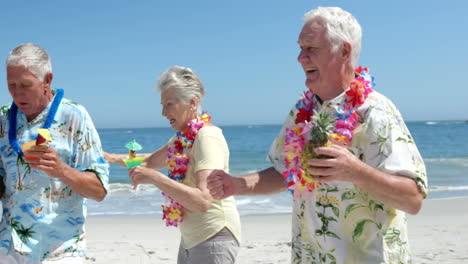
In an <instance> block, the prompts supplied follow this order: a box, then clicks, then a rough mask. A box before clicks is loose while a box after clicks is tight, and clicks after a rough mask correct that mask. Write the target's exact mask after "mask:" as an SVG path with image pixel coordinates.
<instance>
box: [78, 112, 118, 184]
mask: <svg viewBox="0 0 468 264" xmlns="http://www.w3.org/2000/svg"><path fill="white" fill-rule="evenodd" d="M78 109H79V110H80V111H78V112H75V114H78V116H76V115H75V120H70V122H72V123H74V126H73V127H74V128H76V130H74V131H73V133H74V136H73V154H72V164H70V166H71V167H72V168H75V169H77V170H79V171H90V172H93V173H95V174H96V176H97V177H98V178H99V180H100V181H101V183H102V185H103V187H104V188H105V189H106V191H107V192H109V164H108V163H107V161H106V160H105V159H104V155H103V152H102V146H101V140H100V138H99V134H98V132H97V130H96V128H95V127H94V124H93V122H92V120H91V117H90V116H89V114H88V112H87V111H86V109H84V108H83V107H81V106H79V107H78Z"/></svg>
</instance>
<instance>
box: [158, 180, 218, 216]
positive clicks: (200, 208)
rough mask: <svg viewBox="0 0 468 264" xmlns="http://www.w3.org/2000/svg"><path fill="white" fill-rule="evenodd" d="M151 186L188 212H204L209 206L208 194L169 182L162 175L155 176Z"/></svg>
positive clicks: (210, 199) (209, 197) (209, 198)
mask: <svg viewBox="0 0 468 264" xmlns="http://www.w3.org/2000/svg"><path fill="white" fill-rule="evenodd" d="M153 184H154V185H155V186H156V187H158V188H159V189H160V190H161V191H162V192H164V193H166V194H167V195H168V196H169V197H171V198H172V199H174V200H176V201H177V202H178V203H180V204H182V205H183V206H184V207H185V208H187V209H189V210H190V211H194V212H206V211H207V210H208V208H210V206H211V202H212V198H211V196H210V195H209V193H207V192H202V191H201V190H200V189H198V188H195V187H190V186H187V185H185V184H182V183H179V182H176V181H174V180H171V179H169V178H168V177H167V176H165V175H163V174H161V175H158V176H156V177H155V178H154V180H153Z"/></svg>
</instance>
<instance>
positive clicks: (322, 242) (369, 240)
mask: <svg viewBox="0 0 468 264" xmlns="http://www.w3.org/2000/svg"><path fill="white" fill-rule="evenodd" d="M344 100H345V93H342V94H341V95H339V96H337V97H336V98H334V99H332V100H329V101H325V102H320V101H319V100H318V98H317V97H314V104H313V105H314V109H315V110H317V111H320V110H322V111H326V112H328V113H330V114H335V115H336V113H337V112H338V109H340V106H342V105H343V103H344ZM296 112H297V110H296V108H293V110H292V111H291V113H290V115H289V116H288V118H287V119H286V122H285V124H284V126H283V128H282V130H281V132H280V135H279V136H278V137H277V138H276V140H275V141H274V142H273V144H272V146H271V149H270V152H269V155H268V157H269V159H270V161H271V162H273V163H274V166H275V169H276V170H277V171H279V172H280V173H282V172H283V171H284V170H285V163H284V156H283V154H282V153H283V147H284V138H285V128H286V127H290V126H291V125H294V121H295V116H296ZM356 112H357V114H358V115H359V117H360V123H361V124H360V125H359V126H358V127H357V128H356V129H355V130H354V135H353V141H352V144H351V146H349V147H348V149H349V150H350V151H351V152H352V153H353V154H354V155H356V156H357V157H359V159H360V160H361V161H363V162H365V163H367V164H369V165H370V166H372V167H374V168H377V169H379V170H382V171H384V172H387V173H391V174H398V175H402V176H405V177H409V178H411V179H413V180H414V181H415V182H416V184H417V185H418V186H419V188H420V190H421V192H422V193H423V194H424V196H426V194H427V177H426V171H425V166H424V163H423V160H422V158H421V155H420V154H419V152H418V149H417V148H416V145H415V143H414V140H413V138H412V137H411V134H410V132H409V131H408V129H407V127H406V125H405V123H404V121H403V119H402V117H401V115H400V113H399V111H398V110H397V109H396V107H395V106H394V105H393V103H392V102H391V101H390V100H388V99H387V98H386V97H384V96H383V95H381V94H379V93H377V92H375V91H374V92H372V93H370V94H369V97H368V99H367V100H366V101H365V102H364V104H362V105H360V106H359V107H358V108H357V109H356ZM293 199H294V201H293V216H292V217H293V219H292V224H293V228H292V263H294V264H296V263H304V264H305V263H344V264H351V263H355V264H362V263H372V264H375V263H411V254H410V251H409V243H408V237H407V231H406V215H405V213H404V212H402V211H399V210H397V209H395V208H393V207H391V206H388V205H386V204H383V203H381V202H379V201H377V200H376V199H375V198H374V197H372V196H371V195H370V194H368V193H367V192H366V191H364V190H362V189H360V188H359V187H358V186H355V185H354V184H352V183H349V182H339V181H336V182H330V183H327V184H323V185H321V186H319V187H318V188H317V189H315V190H314V191H313V192H311V193H310V194H309V195H308V196H306V197H294V198H293Z"/></svg>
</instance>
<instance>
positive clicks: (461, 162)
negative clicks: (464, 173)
mask: <svg viewBox="0 0 468 264" xmlns="http://www.w3.org/2000/svg"><path fill="white" fill-rule="evenodd" d="M424 161H425V162H426V163H430V164H433V165H442V166H454V167H462V168H468V157H467V158H429V159H424Z"/></svg>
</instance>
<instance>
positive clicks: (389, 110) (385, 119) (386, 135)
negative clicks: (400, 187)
mask: <svg viewBox="0 0 468 264" xmlns="http://www.w3.org/2000/svg"><path fill="white" fill-rule="evenodd" d="M368 115H369V116H368V120H367V122H365V123H364V124H363V125H362V127H361V128H360V129H359V131H360V132H359V133H356V134H357V137H356V136H355V137H354V139H353V143H354V142H356V140H357V141H358V142H360V143H361V145H360V146H357V147H358V148H360V149H361V154H360V158H361V160H363V161H364V162H366V163H367V164H369V165H371V166H373V167H375V168H377V169H380V170H382V171H384V172H386V173H390V174H396V175H401V176H404V177H408V178H411V179H413V180H414V181H415V182H416V184H417V185H418V187H419V188H420V191H421V193H422V194H423V195H424V197H426V196H427V175H426V168H425V165H424V161H423V159H422V157H421V155H420V153H419V151H418V148H417V147H416V144H415V142H414V139H413V137H412V136H411V133H410V132H409V130H408V128H407V126H406V124H405V122H404V121H403V118H402V116H401V114H400V112H399V111H398V110H397V108H396V107H395V105H394V104H393V103H392V102H391V101H390V100H388V99H386V100H384V101H383V102H381V104H380V105H379V107H375V108H373V109H372V111H370V112H369V113H368Z"/></svg>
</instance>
